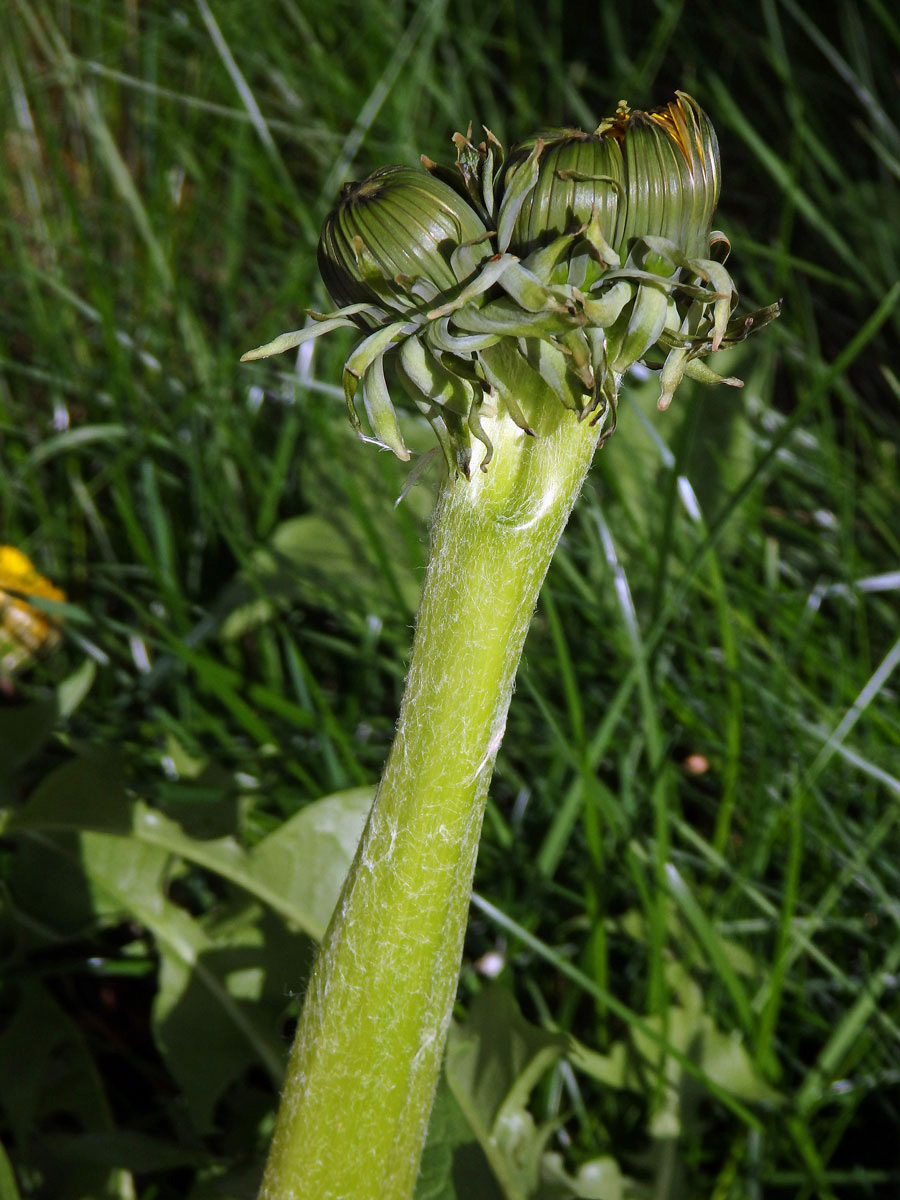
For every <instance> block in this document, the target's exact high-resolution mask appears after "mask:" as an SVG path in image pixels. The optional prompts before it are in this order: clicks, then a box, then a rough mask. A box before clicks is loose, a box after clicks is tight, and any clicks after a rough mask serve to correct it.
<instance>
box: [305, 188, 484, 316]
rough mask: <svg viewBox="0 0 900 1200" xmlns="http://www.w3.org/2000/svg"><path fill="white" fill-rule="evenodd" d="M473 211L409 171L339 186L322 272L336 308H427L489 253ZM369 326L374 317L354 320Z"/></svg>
mask: <svg viewBox="0 0 900 1200" xmlns="http://www.w3.org/2000/svg"><path fill="white" fill-rule="evenodd" d="M486 235H487V230H486V229H485V226H484V224H483V223H482V221H481V219H480V218H479V216H478V214H477V213H476V212H475V210H474V209H473V208H472V207H471V206H470V205H469V204H467V203H466V202H465V201H464V200H463V199H462V198H461V197H460V196H459V195H458V194H457V193H456V192H455V191H454V190H453V189H452V188H450V187H448V186H447V184H445V183H443V182H441V180H439V179H436V178H435V177H434V176H432V175H429V174H427V173H426V172H424V171H418V170H415V169H414V168H412V167H382V169H381V170H379V171H376V172H375V173H374V174H373V175H370V176H369V178H368V179H365V180H363V182H362V183H347V184H344V187H343V190H342V192H341V196H340V199H339V201H338V203H337V205H336V206H335V208H334V209H332V211H331V212H330V213H329V214H328V216H327V217H326V218H325V224H324V225H323V227H322V235H321V237H320V239H319V253H318V258H319V270H320V271H321V273H322V278H323V280H324V281H325V286H326V287H327V288H328V291H329V292H330V294H331V296H332V298H333V300H334V302H335V304H337V305H338V306H339V307H341V308H343V307H346V306H348V305H352V304H358V303H361V304H368V305H372V306H374V307H377V308H378V309H381V310H386V311H387V312H395V313H396V312H403V311H405V310H408V309H413V308H418V307H420V306H421V305H422V304H429V303H430V302H431V301H433V300H434V299H435V297H437V296H439V295H442V294H443V293H444V292H446V291H448V290H449V289H451V288H453V287H454V286H455V285H456V284H458V283H460V282H461V281H462V280H464V279H466V278H467V277H468V276H469V275H471V274H472V272H473V271H474V270H475V268H476V266H477V265H478V263H479V262H480V261H481V260H482V259H483V258H485V257H487V256H489V255H490V254H491V253H492V250H491V247H490V245H489V243H488V242H487V241H486V240H484V239H485V238H486ZM357 323H358V324H360V325H363V326H364V327H371V325H372V323H373V321H372V314H366V313H361V314H358V315H357Z"/></svg>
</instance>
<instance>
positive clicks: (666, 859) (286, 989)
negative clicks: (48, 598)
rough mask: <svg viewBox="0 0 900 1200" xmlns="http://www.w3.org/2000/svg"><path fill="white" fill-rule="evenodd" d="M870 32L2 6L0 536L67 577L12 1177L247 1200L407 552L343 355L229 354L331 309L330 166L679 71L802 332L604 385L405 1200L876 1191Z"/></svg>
mask: <svg viewBox="0 0 900 1200" xmlns="http://www.w3.org/2000/svg"><path fill="white" fill-rule="evenodd" d="M586 30H590V36H586V33H585V31H586ZM898 49H900V29H898V27H897V23H896V20H895V19H894V18H893V17H892V15H891V14H890V12H889V11H888V8H887V6H885V5H883V4H882V3H880V2H879V0H866V2H865V3H863V4H856V3H851V2H850V0H846V2H841V3H838V4H836V5H832V6H830V7H829V6H820V9H819V10H817V11H815V12H811V14H810V15H808V14H807V12H806V10H805V9H804V8H803V7H802V6H801V5H799V4H796V3H794V0H761V3H760V4H759V5H758V6H752V5H750V6H748V5H741V6H735V7H734V8H729V7H728V6H724V7H720V9H719V10H717V13H716V20H715V21H710V20H709V17H708V13H707V11H706V10H705V9H704V8H703V6H694V7H691V6H684V5H682V4H680V3H677V2H674V0H672V2H670V0H661V2H660V3H656V4H652V5H651V4H648V3H638V4H635V5H631V6H628V5H624V6H623V5H602V6H596V5H588V6H582V5H578V4H575V5H565V6H563V5H561V4H559V3H556V2H554V3H552V4H550V5H548V6H546V7H545V10H543V11H542V13H541V14H540V19H538V17H537V14H536V13H535V11H533V10H532V9H531V8H530V7H529V6H527V5H519V6H514V5H510V4H499V5H494V6H484V5H482V6H478V5H473V4H471V3H470V2H469V0H458V3H455V4H452V5H451V4H446V3H441V2H439V0H435V2H429V3H424V4H421V5H416V6H402V5H396V4H389V3H386V2H380V0H379V2H378V3H373V4H367V5H363V6H360V5H357V4H354V5H351V4H350V3H349V2H348V0H333V2H332V3H329V4H328V5H327V6H326V5H320V4H317V3H310V4H304V5H298V4H296V3H294V2H293V0H283V2H282V3H278V4H272V5H253V6H250V5H246V4H223V3H214V2H213V0H197V3H196V4H195V5H188V6H182V7H181V8H177V7H176V8H173V7H172V6H169V5H160V4H155V3H147V4H144V5H126V6H120V5H113V4H111V3H108V2H103V3H99V4H96V5H81V6H78V5H72V4H71V3H69V0H12V2H11V3H8V4H6V5H5V6H2V11H0V114H2V119H0V127H2V129H3V136H2V139H0V156H2V158H0V213H2V216H0V247H2V255H0V263H2V265H0V271H2V274H3V285H4V301H5V304H4V315H3V319H2V321H0V541H2V542H4V543H12V544H15V545H18V546H20V547H21V548H22V549H23V550H25V551H26V552H27V553H28V554H29V555H30V556H31V557H32V558H33V559H34V560H35V562H36V563H37V565H38V567H39V569H40V570H41V571H42V572H43V573H44V574H46V575H47V576H48V577H49V578H51V579H52V580H53V581H54V582H55V583H56V584H58V585H59V586H61V587H64V588H65V590H66V592H67V595H68V599H69V603H68V605H67V607H66V609H65V612H66V623H65V627H64V634H65V641H64V645H63V647H62V648H61V649H59V650H58V651H57V652H55V654H54V655H53V656H52V657H49V658H47V659H46V661H44V662H41V663H39V664H38V665H37V666H36V667H35V668H34V669H33V670H31V671H30V672H29V673H27V674H23V675H21V676H20V677H18V678H17V682H16V686H15V689H14V690H12V689H10V690H7V691H4V692H3V693H2V694H0V804H2V807H3V824H2V827H0V832H2V842H0V887H2V897H3V907H2V911H0V935H2V938H0V946H2V953H3V968H4V988H3V992H2V998H0V1140H2V1142H3V1144H4V1146H5V1151H3V1152H2V1153H0V1197H2V1200H13V1198H15V1197H17V1196H18V1197H21V1200H26V1198H28V1197H36V1198H41V1200H49V1198H51V1197H52V1198H53V1200H69V1198H70V1197H71V1198H73V1200H74V1198H75V1197H85V1196H90V1197H95V1196H97V1197H100V1196H104V1197H106V1196H108V1197H116V1198H120V1200H131V1198H132V1197H142V1198H145V1200H151V1198H153V1200H174V1198H175V1197H179V1198H181V1197H189V1198H190V1200H212V1198H213V1197H216V1198H217V1200H222V1198H223V1197H233V1198H234V1200H239V1198H244V1197H249V1196H252V1195H253V1194H254V1189H255V1186H256V1182H257V1179H258V1175H259V1171H260V1169H261V1164H262V1155H263V1152H264V1148H265V1146H266V1144H267V1141H268V1138H269V1136H270V1134H271V1123H272V1112H273V1108H274V1105H275V1103H276V1100H277V1095H278V1084H279V1078H280V1073H281V1070H282V1067H283V1062H284V1057H285V1054H286V1050H287V1046H288V1043H289V1035H290V1029H291V1022H292V1020H293V1017H294V1016H295V1014H296V1011H297V1007H298V1003H299V996H300V994H301V992H302V987H303V982H304V978H305V975H306V972H307V969H308V967H309V964H310V962H311V957H312V954H313V940H312V939H314V938H315V937H317V936H319V935H320V934H321V932H322V929H323V927H324V924H325V922H326V921H327V917H328V913H329V910H330V906H331V903H332V902H333V897H334V895H335V894H336V890H337V887H338V884H339V881H340V877H341V874H342V872H343V870H345V868H346V864H347V862H348V861H349V856H350V855H351V853H352V849H353V846H354V845H355V840H356V837H357V835H358V831H359V828H360V823H361V820H362V817H363V813H364V811H365V806H366V802H367V799H368V796H369V794H370V789H371V786H372V785H373V783H374V781H375V780H376V778H377V777H378V773H379V769H380V765H381V763H382V761H383V758H384V755H385V753H386V749H387V746H388V744H389V742H390V738H391V732H392V728H393V722H394V719H395V716H396V711H397V706H398V701H399V695H400V689H401V686H402V679H403V671H404V661H405V657H406V655H407V653H408V646H409V638H410V626H411V624H412V619H413V612H414V609H415V602H416V596H417V590H418V584H419V581H420V579H421V573H422V567H423V564H424V561H425V554H426V546H427V516H428V509H429V504H430V497H429V492H430V487H429V481H428V477H427V475H426V476H425V479H424V482H421V483H419V484H418V485H417V486H416V487H414V488H413V489H412V490H411V491H410V492H409V493H408V495H407V496H406V498H405V499H404V501H403V503H402V504H400V505H399V507H397V508H394V501H395V500H396V498H397V497H398V496H399V495H400V494H401V492H402V491H403V488H404V484H405V480H406V470H405V468H404V467H403V464H401V463H399V462H395V461H394V460H393V459H392V457H391V456H389V455H384V454H379V453H378V452H377V451H376V450H375V449H374V448H372V447H367V446H362V445H359V444H358V443H357V442H355V441H354V439H353V438H352V436H351V435H349V434H348V431H347V429H346V420H345V415H344V411H343V397H342V394H341V392H340V389H339V387H338V382H339V375H340V367H341V364H342V362H343V358H344V351H345V350H346V344H345V345H343V346H342V345H341V338H340V336H339V335H338V336H336V337H335V344H334V346H330V345H329V346H322V347H319V348H317V350H316V352H315V355H314V356H312V357H310V356H307V355H304V354H301V356H300V357H299V358H298V360H297V362H296V364H295V365H292V364H291V363H290V362H289V361H287V360H285V361H279V362H276V363H274V364H267V365H264V366H252V367H251V366H244V367H240V366H239V365H238V361H237V360H238V358H239V356H240V354H241V353H242V352H243V351H245V350H247V349H248V348H249V347H251V346H253V345H256V344H258V343H261V342H263V341H265V340H267V339H269V338H270V337H272V336H274V335H275V334H276V333H277V332H279V331H280V330H281V329H283V328H285V327H290V326H291V325H292V324H293V325H294V326H299V325H301V324H302V322H303V317H302V315H301V313H302V309H303V308H305V307H306V306H307V305H309V306H311V307H314V308H324V307H327V300H326V298H325V295H324V292H323V290H322V288H321V286H320V285H319V284H318V283H317V282H316V277H315V255H314V246H315V239H316V236H317V233H318V227H319V223H320V221H321V219H322V217H323V216H324V215H325V212H326V211H327V210H328V208H329V207H330V205H331V203H332V200H333V198H334V195H335V192H336V189H337V186H338V184H339V183H340V182H341V181H342V180H343V179H344V178H348V177H352V178H361V177H363V176H364V175H366V174H367V173H368V172H369V171H370V170H371V169H373V168H374V167H376V166H379V165H382V164H384V163H389V162H396V163H407V164H414V163H415V162H416V161H417V155H418V154H419V153H420V152H425V153H426V154H428V155H429V156H431V157H433V158H436V159H446V158H447V156H448V155H447V151H448V148H449V143H448V138H449V136H450V134H451V133H452V132H453V131H454V130H455V129H458V128H462V129H465V126H466V125H467V123H468V121H469V119H472V120H474V121H475V122H476V127H477V122H478V121H479V120H484V121H485V122H486V123H487V124H488V125H489V126H490V127H491V128H492V130H493V131H494V132H495V133H496V134H497V136H498V137H500V138H501V139H502V140H504V141H506V142H509V141H511V140H512V139H513V138H514V137H515V136H517V135H519V134H522V133H527V132H529V131H530V130H532V129H534V128H537V127H541V126H546V125H559V124H564V123H566V122H574V123H580V124H582V125H583V126H585V127H591V122H592V119H593V118H594V117H595V115H596V114H597V113H600V112H606V111H608V110H609V109H610V106H611V105H612V104H614V103H615V102H616V101H617V100H618V99H619V98H620V96H624V97H627V99H628V100H629V101H630V102H631V103H632V104H635V105H647V104H652V103H654V102H655V101H658V100H662V99H666V98H668V97H669V96H671V94H672V93H673V91H674V89H675V88H676V87H684V88H685V89H686V90H688V91H689V92H691V93H692V94H693V95H695V96H696V97H697V99H698V101H699V102H700V103H701V104H702V105H703V106H704V108H705V109H706V110H707V111H708V112H709V113H710V115H711V117H712V119H713V121H714V123H715V125H716V128H717V131H718V134H719V138H720V141H721V144H722V152H723V198H722V206H721V208H720V212H719V214H718V217H717V223H719V224H720V225H721V226H722V227H723V228H724V229H725V231H726V232H727V233H728V234H729V236H730V237H731V240H732V244H733V246H734V256H733V260H732V261H730V262H729V270H730V271H731V272H732V274H733V276H734V278H735V279H736V280H737V281H738V284H739V286H741V287H742V290H743V291H744V293H745V301H746V305H747V307H748V308H751V307H753V306H754V305H755V304H758V303H764V302H766V301H767V300H768V299H770V298H771V297H772V296H773V295H778V294H783V296H784V299H785V304H784V315H783V317H782V319H781V321H780V322H778V323H777V325H775V326H773V327H772V328H771V329H769V330H767V331H766V333H765V334H764V335H761V336H760V338H759V339H758V340H757V342H756V344H755V345H754V344H750V345H747V346H744V347H741V348H739V349H737V350H735V351H732V352H730V357H729V359H728V361H727V364H725V366H724V370H725V372H726V373H731V372H733V373H735V374H737V375H739V376H741V377H742V378H744V379H745V380H746V387H745V388H744V391H743V392H742V393H734V392H731V391H725V390H721V391H718V392H708V391H706V390H705V389H701V388H699V387H696V386H695V385H693V384H692V383H691V382H690V381H688V382H686V383H685V384H684V385H683V387H682V388H681V389H680V390H679V392H678V396H677V398H676V402H675V403H673V406H672V408H671V409H670V410H669V412H667V413H666V414H663V415H659V414H657V413H656V411H655V408H654V402H655V398H656V395H657V392H658V386H657V384H656V383H655V382H654V380H652V379H650V380H647V381H645V382H644V381H641V380H640V379H637V378H636V377H629V379H628V380H627V381H626V385H625V386H626V391H625V392H624V393H623V399H622V404H621V408H620V414H619V427H618V431H617V433H616V435H615V437H614V438H612V439H611V440H610V442H609V443H608V444H607V445H606V446H605V447H604V449H603V451H602V452H601V454H600V455H599V456H598V459H597V462H596V466H595V469H594V471H593V475H592V480H591V484H590V486H589V487H588V488H586V489H585V493H584V495H583V496H582V498H581V501H580V502H579V505H578V506H577V507H576V511H575V515H574V517H573V519H572V522H571V524H570V528H569V530H568V532H567V534H566V538H565V541H564V544H563V546H562V547H561V549H560V552H559V554H558V555H557V558H556V560H555V562H554V565H553V568H552V570H551V574H550V576H549V579H548V583H547V585H546V589H545V593H544V596H543V597H542V600H541V603H540V605H539V608H538V612H537V615H536V618H535V621H534V624H533V628H532V631H531V634H530V636H529V641H528V644H527V646H526V652H525V660H524V662H523V666H522V669H521V671H520V674H519V683H518V688H517V693H516V696H515V698H514V701H513V706H512V709H511V712H510V719H509V725H508V729H507V732H506V738H505V741H504V746H503V751H502V753H501V757H500V760H499V766H498V773H497V776H496V778H495V782H494V787H493V793H492V801H491V803H490V806H489V810H488V818H487V821H486V824H485V834H484V839H483V843H482V849H481V856H480V861H479V868H478V876H477V880H476V886H477V889H478V895H477V897H476V903H475V907H474V909H473V916H472V920H471V923H470V929H469V939H468V944H467V952H466V959H465V965H464V971H463V978H462V984H461V988H460V995H459V1010H458V1016H459V1024H458V1026H457V1027H456V1029H455V1030H454V1033H453V1040H452V1043H451V1050H450V1052H449V1055H448V1069H447V1073H446V1079H445V1081H444V1083H443V1085H442V1089H441V1092H440V1094H439V1097H438V1102H437V1106H436V1109H435V1114H434V1119H433V1121H432V1127H431V1140H430V1143H429V1146H428V1149H427V1151H426V1157H425V1160H424V1162H423V1168H422V1176H421V1180H420V1186H419V1195H420V1197H421V1200H424V1198H425V1197H429V1198H430V1197H434V1198H435V1200H436V1198H438V1197H441V1198H442V1200H443V1198H444V1197H447V1198H449V1197H452V1196H454V1195H458V1196H467V1197H470V1196H471V1197H477V1198H479V1200H480V1198H481V1197H484V1198H485V1200H489V1198H490V1197H493V1196H504V1197H507V1196H513V1195H517V1196H521V1195H525V1196H529V1197H532V1196H533V1197H550V1196H556V1197H565V1196H585V1197H590V1196H593V1197H595V1198H602V1200H606V1198H607V1197H609V1198H612V1197H623V1198H624V1197H643V1196H646V1195H652V1196H654V1197H659V1198H663V1197H665V1198H667V1200H676V1198H678V1197H691V1198H693V1197H697V1196H707V1195H708V1196H714V1197H716V1200H743V1197H748V1196H749V1197H753V1196H762V1195H765V1196H770V1195H771V1196H779V1195H782V1194H783V1195H790V1196H797V1197H807V1198H809V1197H814V1196H815V1197H820V1196H821V1197H825V1198H828V1197H837V1196H840V1197H842V1198H843V1197H852V1198H855V1197H878V1196H889V1195H893V1194H895V1193H896V1191H897V1188H898V1183H900V1171H898V1165H897V1156H896V1139H895V1137H894V1136H893V1131H894V1129H895V1128H896V1124H897V1119H898V1114H897V1108H898V1103H900V1087H898V1080H900V1049H898V1047H900V1015H898V1010H897V1000H896V976H897V971H898V969H900V941H898V938H897V908H896V902H895V897H896V895H897V893H898V888H900V878H898V868H897V863H898V862H900V842H898V831H897V813H898V811H900V809H898V804H897V801H898V799H900V779H898V772H897V767H896V763H897V760H898V747H900V721H898V716H897V713H898V706H897V675H896V671H897V667H898V664H900V641H898V638H900V628H898V620H897V604H896V596H897V591H898V587H900V577H898V561H900V536H898V532H897V526H896V512H897V509H898V506H900V483H898V478H900V471H898V451H897V446H898V444H900V420H898V401H900V386H898V382H897V367H896V358H895V353H894V348H895V346H896V342H897V335H898V333H900V290H898V287H897V285H896V280H897V279H898V277H900V235H898V228H897V222H896V213H897V211H898V207H900V205H898V188H900V169H898V163H900V133H898V129H897V124H896V120H895V119H894V117H893V116H892V114H891V111H890V107H889V97H890V95H891V87H892V83H891V80H892V75H891V72H892V71H893V70H894V63H895V59H896V54H897V51H898ZM726 81H727V82H726ZM291 313H293V314H294V315H293V318H291V317H290V314H291ZM717 369H718V364H717ZM403 436H404V440H405V442H406V444H407V445H408V446H409V447H410V448H411V450H413V451H414V452H415V451H421V450H422V449H424V448H427V447H428V445H429V444H430V440H429V434H428V431H427V428H423V427H422V426H421V425H420V424H418V423H417V422H416V421H415V420H410V421H409V422H408V424H407V425H405V426H404V428H403ZM473 670H477V664H473ZM492 959H493V962H494V965H500V966H502V974H501V976H500V979H499V982H498V984H497V985H496V986H495V987H490V988H486V987H485V986H484V982H483V973H484V972H486V971H488V969H489V967H490V966H491V960H492ZM513 997H514V998H515V1001H516V1003H515V1004H514V1003H513Z"/></svg>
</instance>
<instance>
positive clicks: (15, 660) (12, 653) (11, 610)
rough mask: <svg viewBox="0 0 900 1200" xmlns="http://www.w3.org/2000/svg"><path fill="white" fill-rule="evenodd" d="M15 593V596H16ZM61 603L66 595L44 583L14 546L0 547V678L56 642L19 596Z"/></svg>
mask: <svg viewBox="0 0 900 1200" xmlns="http://www.w3.org/2000/svg"><path fill="white" fill-rule="evenodd" d="M16 593H19V594H16ZM23 595H25V596H40V597H43V598H44V599H47V600H59V601H63V600H65V598H66V594H65V592H64V591H62V590H61V589H60V588H58V587H54V585H53V584H52V583H51V582H50V580H49V579H45V578H44V576H43V575H41V574H39V573H38V571H37V570H36V569H35V566H34V563H32V561H31V560H30V559H29V558H28V557H27V556H26V555H24V554H23V553H22V551H21V550H17V549H16V547H15V546H0V677H2V676H4V675H12V673H13V672H14V671H17V670H18V669H19V668H20V667H22V666H25V665H26V664H27V663H28V662H30V661H31V660H32V659H33V658H35V657H36V655H38V654H40V653H42V652H45V651H47V650H52V649H53V647H54V646H56V645H57V643H58V642H59V639H60V635H59V630H58V629H57V628H56V625H55V624H54V623H53V621H52V620H51V619H50V618H49V617H48V616H47V615H46V614H45V613H43V612H41V611H40V610H39V609H37V608H35V607H34V606H33V605H31V604H29V603H28V602H27V601H26V600H24V599H23V598H22V596H23Z"/></svg>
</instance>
